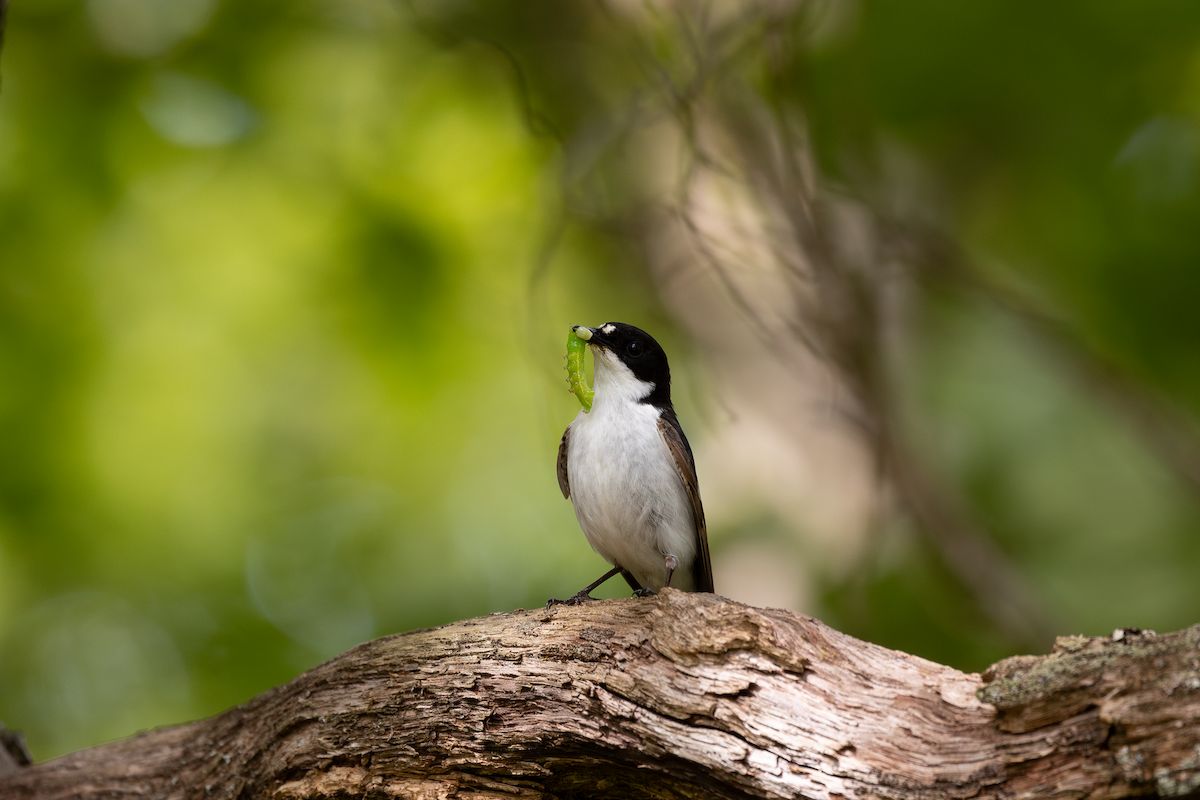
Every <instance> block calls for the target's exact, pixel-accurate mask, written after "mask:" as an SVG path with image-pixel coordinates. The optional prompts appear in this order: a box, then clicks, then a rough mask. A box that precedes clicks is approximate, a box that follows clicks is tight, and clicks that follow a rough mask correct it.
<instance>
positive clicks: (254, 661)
mask: <svg viewBox="0 0 1200 800" xmlns="http://www.w3.org/2000/svg"><path fill="white" fill-rule="evenodd" d="M9 11H10V13H9V18H8V26H7V31H6V34H5V41H4V47H3V51H2V54H0V77H2V81H3V82H2V84H0V454H2V455H0V719H2V720H3V721H4V722H5V723H6V724H7V725H8V726H9V727H13V728H18V729H22V730H24V731H25V733H26V735H27V737H28V741H29V743H30V745H31V747H32V749H33V752H34V755H35V757H36V758H38V759H39V760H40V759H44V758H49V757H52V756H54V755H57V754H60V753H63V752H67V751H70V750H72V749H76V748H80V747H85V746H88V745H92V744H96V743H99V742H102V741H106V740H109V739H113V738H117V737H122V736H127V735H130V734H132V733H133V732H135V731H137V730H139V729H143V728H148V727H153V726H158V725H165V724H170V723H176V722H181V721H185V720H188V719H193V718H197V717H202V716H206V715H209V714H213V713H216V712H218V711H220V710H222V709H224V708H226V707H228V706H230V705H233V704H235V703H238V702H240V701H242V700H245V699H247V698H249V697H251V696H253V695H255V694H256V693H259V692H261V691H263V690H265V689H267V688H269V687H271V686H273V685H276V684H279V683H281V682H284V681H286V680H288V679H289V678H291V677H293V676H294V675H296V674H297V673H299V672H300V671H302V670H304V669H306V668H309V667H311V666H313V665H315V664H317V663H319V662H320V661H322V660H324V659H327V658H330V657H332V656H334V655H336V654H337V653H339V652H341V651H342V650H344V649H346V648H348V647H350V646H352V645H354V644H356V643H358V642H360V641H364V640H366V639H369V638H372V637H375V636H379V635H383V634H387V633H392V632H397V631H403V630H408V629H412V628H417V627H423V626H430V625H437V624H441V623H445V622H449V621H452V620H455V619H460V618H465V617H470V616H474V615H479V614H486V613H489V612H494V611H505V610H509V609H513V608H517V607H534V606H538V605H540V604H541V603H543V602H544V601H545V599H546V598H547V597H549V596H554V595H556V596H565V595H567V594H569V593H572V592H574V591H575V590H577V589H578V588H579V587H581V586H582V585H583V584H585V583H587V582H588V581H590V580H591V579H592V578H594V577H595V576H596V575H598V574H600V572H602V571H603V569H604V568H605V565H604V564H603V563H602V562H601V561H600V560H599V558H598V557H597V556H595V555H594V554H593V553H592V552H591V551H590V549H589V548H588V547H587V545H586V542H585V540H584V538H583V536H582V534H580V533H579V531H578V527H577V525H576V523H575V520H574V516H573V514H572V512H571V508H570V504H569V503H568V502H566V501H564V500H563V499H562V497H561V496H560V495H559V492H558V487H557V483H556V480H555V475H554V460H555V450H556V447H557V443H558V438H559V436H560V435H561V432H562V429H563V428H564V427H565V426H566V424H567V423H568V422H569V421H570V420H571V419H572V418H573V416H574V414H575V413H576V412H577V410H578V405H577V403H576V401H575V400H574V398H573V397H572V396H571V395H570V394H568V393H567V392H566V384H565V380H564V379H565V374H564V373H563V371H562V368H563V353H564V352H565V336H566V331H567V326H568V325H569V324H574V323H586V324H598V323H600V322H604V321H608V320H621V321H627V322H631V323H634V324H637V325H640V326H641V327H644V328H646V329H648V330H650V331H651V332H652V333H654V334H655V335H656V336H657V337H658V338H659V340H660V341H661V342H662V343H663V344H664V346H665V348H666V349H667V352H668V353H669V354H670V356H671V361H672V366H673V371H674V379H675V380H674V384H675V392H674V393H675V399H676V406H677V408H678V410H679V412H680V416H681V419H682V420H683V423H684V425H685V428H686V430H687V431H688V433H689V436H690V438H691V439H692V443H693V446H694V448H695V450H696V455H697V461H698V465H699V474H700V480H701V486H702V489H703V491H704V496H705V504H706V508H707V511H708V515H709V531H710V539H711V543H712V552H713V558H714V563H715V570H716V582H717V587H718V590H719V592H720V593H721V594H724V595H727V596H729V597H731V598H732V599H735V600H740V601H743V602H749V603H754V604H759V605H771V606H780V607H787V608H792V609H794V610H797V611H802V612H805V613H809V614H813V615H815V616H818V617H820V618H822V619H824V620H825V621H827V622H828V623H830V624H831V625H834V626H835V627H838V628H840V629H843V630H846V631H848V632H850V633H852V634H855V635H857V636H860V637H864V638H867V639H870V640H873V641H877V642H880V643H882V644H885V645H888V646H891V647H897V648H901V649H905V650H907V651H910V652H915V653H918V654H920V655H923V656H926V657H929V658H932V659H936V660H938V661H942V662H944V663H949V664H952V665H954V666H956V667H960V668H962V669H966V670H978V669H981V668H983V667H984V666H986V665H987V664H989V663H991V662H992V661H994V660H996V659H998V658H1001V657H1003V656H1006V655H1010V654H1013V653H1015V652H1039V651H1045V650H1046V649H1048V647H1049V646H1050V643H1051V640H1052V636H1053V635H1054V634H1056V633H1058V634H1065V633H1087V634H1093V635H1097V634H1104V633H1108V632H1111V630H1112V629H1113V628H1115V627H1118V626H1138V627H1143V628H1155V629H1158V630H1160V631H1163V630H1170V629H1175V628H1179V627H1183V626H1185V625H1189V624H1192V623H1195V622H1198V621H1200V580H1197V577H1196V575H1197V570H1198V568H1200V535H1198V534H1200V503H1198V502H1197V490H1198V489H1200V435H1198V433H1197V426H1196V421H1197V414H1198V413H1200V310H1198V308H1197V306H1198V303H1200V235H1197V231H1200V223H1198V220H1200V191H1198V182H1200V5H1197V4H1195V3H1193V2H1184V1H1182V0H1181V1H1180V2H1165V1H1164V0H1148V1H1147V2H1144V3H1140V4H1137V5H1130V4H1128V3H1121V2H1109V1H1106V0H1088V2H1082V0H1079V1H1078V2H1075V1H1068V2H1060V3H1054V4H1045V3H1035V2H1025V1H1016V2H1014V0H980V1H979V2H972V3H947V2H943V1H942V0H905V1H904V2H896V1H895V0H830V1H829V2H820V1H818V0H770V1H768V0H761V2H750V1H749V0H746V2H735V1H734V0H729V1H728V2H716V1H715V0H714V1H713V2H700V1H699V0H697V1H696V2H682V1H681V2H651V1H650V0H645V1H643V0H597V1H596V2H583V0H580V1H579V2H565V1H564V0H520V1H519V2H501V3H472V2H468V1H467V0H458V1H455V2H451V1H450V0H445V1H444V2H432V1H430V2H411V3H402V2H390V1H389V0H322V1H318V0H287V1H286V2H284V1H283V0H238V2H232V0H86V2H85V1H84V0H25V1H19V2H17V3H16V4H15V5H14V6H13V7H12V8H11V9H10V10H9ZM607 594H608V596H616V595H619V594H623V592H622V591H621V588H620V587H619V586H616V585H613V586H611V587H609V588H608V590H607Z"/></svg>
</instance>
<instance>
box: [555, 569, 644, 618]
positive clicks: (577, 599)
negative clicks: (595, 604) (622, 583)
mask: <svg viewBox="0 0 1200 800" xmlns="http://www.w3.org/2000/svg"><path fill="white" fill-rule="evenodd" d="M618 572H624V570H622V569H621V568H620V567H613V568H612V569H610V570H609V571H608V572H606V573H604V574H603V575H601V576H600V577H599V578H597V579H596V580H594V581H592V582H591V583H589V584H588V585H587V586H585V587H583V588H582V589H580V590H579V591H578V592H576V593H575V594H574V595H573V596H571V597H568V598H567V599H566V600H559V599H558V598H557V597H551V598H550V599H549V600H547V601H546V608H549V607H550V606H578V605H582V604H583V603H584V602H586V601H588V600H595V599H596V598H595V597H592V590H593V589H595V588H596V587H597V586H599V585H600V584H602V583H604V582H605V581H606V580H608V579H609V578H611V577H612V576H613V575H616V574H617V573H618ZM625 574H626V575H628V574H629V573H625ZM626 580H629V578H628V577H626Z"/></svg>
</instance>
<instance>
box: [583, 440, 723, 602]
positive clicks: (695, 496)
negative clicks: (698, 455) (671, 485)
mask: <svg viewBox="0 0 1200 800" xmlns="http://www.w3.org/2000/svg"><path fill="white" fill-rule="evenodd" d="M658 432H659V434H660V435H661V436H662V437H663V441H664V442H666V443H667V448H668V449H670V451H671V455H672V456H674V458H675V468H676V469H677V470H679V477H680V478H681V479H682V480H683V487H684V488H685V489H686V490H687V495H688V499H689V500H691V501H692V519H694V520H695V522H696V562H695V563H694V564H693V565H692V573H693V576H694V578H695V581H696V591H697V592H712V591H716V590H715V589H714V588H713V577H712V559H711V558H710V557H709V555H708V526H707V525H706V524H705V522H704V506H703V505H702V504H701V503H700V486H699V483H698V482H697V480H696V464H695V462H694V461H693V460H692V453H691V449H690V448H689V447H688V446H687V443H686V442H685V441H684V439H683V435H682V434H681V433H680V431H679V429H678V428H676V427H675V426H674V425H672V424H671V421H670V420H668V419H666V418H665V417H659V418H658ZM560 474H561V473H560Z"/></svg>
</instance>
